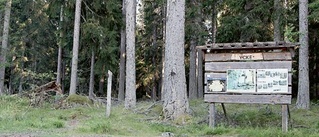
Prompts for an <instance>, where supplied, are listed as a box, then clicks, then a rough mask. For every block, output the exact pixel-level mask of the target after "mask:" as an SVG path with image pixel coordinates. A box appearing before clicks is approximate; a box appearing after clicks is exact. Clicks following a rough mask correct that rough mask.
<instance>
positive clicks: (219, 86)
mask: <svg viewBox="0 0 319 137" xmlns="http://www.w3.org/2000/svg"><path fill="white" fill-rule="evenodd" d="M225 85H226V79H225V78H211V77H210V76H209V75H208V76H207V87H208V90H207V91H205V92H206V93H213V92H225V91H226V89H225V88H226V86H225Z"/></svg>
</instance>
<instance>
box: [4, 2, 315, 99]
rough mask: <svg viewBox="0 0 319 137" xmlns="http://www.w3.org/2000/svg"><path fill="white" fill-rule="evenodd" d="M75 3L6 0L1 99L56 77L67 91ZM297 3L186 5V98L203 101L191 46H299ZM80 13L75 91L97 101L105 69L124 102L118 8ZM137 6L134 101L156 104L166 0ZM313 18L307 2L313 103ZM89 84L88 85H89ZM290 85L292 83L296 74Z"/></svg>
mask: <svg viewBox="0 0 319 137" xmlns="http://www.w3.org/2000/svg"><path fill="white" fill-rule="evenodd" d="M9 1H10V2H11V0H0V6H1V8H0V9H1V10H0V20H1V25H0V27H1V28H0V32H1V40H3V38H4V37H3V36H4V35H2V34H4V33H3V31H4V27H5V26H4V24H3V23H4V22H5V21H4V18H5V11H6V4H7V3H8V2H9ZM75 2H76V1H75V0H50V1H46V0H12V3H11V13H10V14H11V16H10V20H9V21H10V23H9V24H10V26H9V38H8V46H7V48H5V49H3V48H2V54H1V56H2V57H3V55H4V53H5V54H6V58H5V59H6V63H1V68H5V71H4V72H1V73H0V76H1V74H2V75H4V79H3V83H4V84H3V85H4V86H3V87H0V88H1V89H3V90H1V93H7V94H15V93H21V92H24V91H28V90H30V89H32V88H34V87H35V86H38V85H41V84H44V83H47V82H49V81H52V80H55V79H57V80H61V81H60V83H61V85H62V89H63V92H64V93H68V92H69V90H70V89H69V85H70V81H71V79H70V77H71V66H72V61H71V60H72V44H73V29H74V17H75V12H74V11H75ZM298 2H299V1H297V0H274V1H265V0H253V1H248V0H237V1H233V0H186V6H185V17H186V20H185V47H184V50H185V63H186V64H185V65H186V77H187V78H186V80H187V87H188V91H189V98H197V97H202V95H201V93H199V92H197V90H196V85H194V82H192V81H194V75H196V72H195V70H194V68H193V67H192V66H194V65H193V64H194V63H195V64H196V61H195V60H194V57H195V56H196V52H195V50H194V49H195V46H196V45H203V44H205V43H210V42H216V43H223V42H254V41H274V39H275V38H276V39H277V40H279V41H290V42H298V41H299V40H298V36H299V28H298V27H299V24H298V7H299V6H298ZM7 5H8V4H7ZM81 7H82V8H81V16H80V22H81V27H80V37H79V56H78V57H79V58H78V69H77V70H78V73H77V74H78V77H77V79H76V86H77V89H78V90H77V92H78V93H80V94H88V93H89V89H90V91H94V93H95V94H97V95H98V96H102V95H104V94H105V92H103V91H105V90H104V89H106V87H105V86H104V85H105V84H104V81H105V79H106V77H107V76H106V72H107V70H111V71H112V72H113V73H114V76H116V78H115V79H114V83H116V84H113V85H112V86H113V89H114V91H115V92H113V93H114V97H115V96H116V97H117V95H119V99H120V100H123V97H124V96H123V95H124V94H123V92H124V89H123V88H122V89H121V88H120V87H121V86H118V85H119V83H121V81H123V79H121V77H120V67H119V66H120V65H119V64H121V63H120V56H121V53H122V52H121V46H120V45H121V43H122V41H121V38H123V36H125V34H124V35H123V34H122V33H121V32H123V29H125V18H124V17H125V16H123V15H124V14H123V13H125V10H124V8H123V2H122V1H118V0H107V1H106V0H82V2H81ZM138 7H139V8H138V12H137V20H138V22H137V24H136V42H135V43H136V45H135V48H136V49H135V50H134V51H135V55H136V56H135V59H136V60H135V63H136V94H137V98H138V99H143V98H148V96H149V98H152V99H154V100H159V99H160V98H161V96H162V92H161V91H162V89H163V87H162V85H163V82H162V80H163V69H164V68H163V61H164V57H165V54H164V53H165V44H164V43H165V35H166V33H165V27H166V26H165V24H166V13H167V7H166V1H165V0H158V1H155V0H140V1H139V2H138ZM123 11H124V12H123ZM318 13H319V2H318V1H314V0H310V1H309V17H308V19H309V26H308V27H309V74H311V75H310V77H309V78H310V97H311V98H313V99H318V98H319V91H318V84H317V83H318V76H319V71H318V67H319V66H318V63H317V62H318V61H317V60H318V59H317V58H318V54H319V53H318V52H317V51H318V29H317V28H318V24H319V22H318V19H319V14H318ZM276 24H279V25H277V26H276ZM121 30H122V31H121ZM1 46H2V47H3V44H2V45H1ZM296 51H298V50H296ZM58 53H60V54H58ZM58 55H60V56H58ZM296 55H297V56H296V61H298V54H296ZM59 58H60V62H59ZM58 64H60V65H61V66H60V67H61V68H60V69H57V68H58ZM297 66H298V62H296V63H295V70H298V67H297ZM57 70H58V71H57ZM92 70H93V71H92ZM57 76H59V77H58V78H57ZM92 76H94V77H92ZM90 78H91V79H93V80H91V84H90ZM294 79H298V71H296V73H295V75H294ZM293 81H294V82H295V83H294V88H293V93H294V94H295V96H296V95H297V89H298V87H297V86H298V83H297V80H293ZM120 85H121V84H120ZM122 86H123V85H122ZM119 89H120V90H119ZM119 93H121V94H119Z"/></svg>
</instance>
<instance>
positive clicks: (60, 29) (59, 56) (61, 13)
mask: <svg viewBox="0 0 319 137" xmlns="http://www.w3.org/2000/svg"><path fill="white" fill-rule="evenodd" d="M63 9H64V3H62V5H61V9H60V24H59V31H60V36H59V44H58V45H59V49H58V65H57V71H56V72H57V76H56V83H57V84H58V85H61V75H62V70H61V69H62V47H63V38H64V33H63V30H62V24H63V18H64V17H63Z"/></svg>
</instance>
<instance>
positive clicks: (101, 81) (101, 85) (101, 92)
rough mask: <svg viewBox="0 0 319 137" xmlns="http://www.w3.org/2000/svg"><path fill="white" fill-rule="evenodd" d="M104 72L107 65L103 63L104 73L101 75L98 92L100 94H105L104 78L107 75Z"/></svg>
mask: <svg viewBox="0 0 319 137" xmlns="http://www.w3.org/2000/svg"><path fill="white" fill-rule="evenodd" d="M104 72H105V66H104V65H103V67H102V75H101V77H100V81H99V91H98V93H99V94H100V95H103V89H104V81H105V80H104V79H105V75H104Z"/></svg>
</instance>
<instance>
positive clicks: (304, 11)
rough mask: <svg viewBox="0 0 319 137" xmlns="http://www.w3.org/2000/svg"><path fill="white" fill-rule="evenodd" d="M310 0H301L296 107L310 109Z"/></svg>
mask: <svg viewBox="0 0 319 137" xmlns="http://www.w3.org/2000/svg"><path fill="white" fill-rule="evenodd" d="M308 40H309V39H308V0H299V43H300V49H299V79H298V98H297V103H296V107H297V108H299V109H309V105H310V97H309V63H308V59H309V50H308V48H309V45H308Z"/></svg>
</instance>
